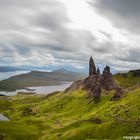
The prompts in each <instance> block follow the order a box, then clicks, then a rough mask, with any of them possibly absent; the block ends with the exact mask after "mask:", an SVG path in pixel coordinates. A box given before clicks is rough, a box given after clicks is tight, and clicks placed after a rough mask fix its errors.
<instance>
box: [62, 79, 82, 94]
mask: <svg viewBox="0 0 140 140" xmlns="http://www.w3.org/2000/svg"><path fill="white" fill-rule="evenodd" d="M82 86H83V81H82V80H78V81H75V82H74V83H72V85H71V86H70V87H68V88H67V89H65V92H69V91H73V90H76V89H79V88H80V87H82Z"/></svg>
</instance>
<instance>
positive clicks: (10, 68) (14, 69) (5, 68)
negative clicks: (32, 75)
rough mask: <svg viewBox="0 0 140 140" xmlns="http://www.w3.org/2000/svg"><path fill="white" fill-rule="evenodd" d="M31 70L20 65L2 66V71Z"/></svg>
mask: <svg viewBox="0 0 140 140" xmlns="http://www.w3.org/2000/svg"><path fill="white" fill-rule="evenodd" d="M24 70H29V69H26V68H20V67H11V66H0V72H13V71H24Z"/></svg>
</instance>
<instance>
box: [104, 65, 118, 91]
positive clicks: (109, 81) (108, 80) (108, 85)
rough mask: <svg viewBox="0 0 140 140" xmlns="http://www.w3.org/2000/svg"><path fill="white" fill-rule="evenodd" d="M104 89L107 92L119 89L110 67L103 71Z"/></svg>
mask: <svg viewBox="0 0 140 140" xmlns="http://www.w3.org/2000/svg"><path fill="white" fill-rule="evenodd" d="M102 88H103V89H105V90H107V91H109V90H112V89H115V88H117V84H116V83H115V81H114V79H113V77H112V73H111V72H110V67H109V66H106V67H105V68H104V70H103V75H102Z"/></svg>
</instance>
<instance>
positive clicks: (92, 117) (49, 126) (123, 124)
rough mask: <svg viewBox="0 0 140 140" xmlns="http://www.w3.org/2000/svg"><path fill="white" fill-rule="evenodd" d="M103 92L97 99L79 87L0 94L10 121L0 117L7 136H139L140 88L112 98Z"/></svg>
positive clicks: (18, 139) (63, 139)
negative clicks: (35, 93)
mask: <svg viewBox="0 0 140 140" xmlns="http://www.w3.org/2000/svg"><path fill="white" fill-rule="evenodd" d="M112 95H113V92H112V91H111V92H109V94H105V93H104V92H103V93H102V96H101V99H100V101H99V102H98V103H94V102H90V99H88V98H87V92H86V91H84V90H77V91H73V92H69V93H54V94H53V95H49V96H47V97H45V96H39V95H38V96H25V95H23V96H22V95H17V96H14V97H10V98H9V97H0V112H3V113H4V114H5V115H6V116H7V117H8V118H10V120H11V121H9V122H4V121H3V122H2V121H0V134H1V135H0V136H1V137H4V138H5V139H6V140H88V139H96V140H103V139H111V140H122V139H123V136H140V102H139V99H140V88H138V89H135V90H133V91H129V93H124V94H123V97H122V99H120V100H118V101H110V98H111V97H112Z"/></svg>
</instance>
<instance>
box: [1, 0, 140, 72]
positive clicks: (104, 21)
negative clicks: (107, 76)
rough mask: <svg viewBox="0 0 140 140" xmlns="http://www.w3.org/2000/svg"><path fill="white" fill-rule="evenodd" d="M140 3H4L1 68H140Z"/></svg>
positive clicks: (26, 0) (71, 0)
mask: <svg viewBox="0 0 140 140" xmlns="http://www.w3.org/2000/svg"><path fill="white" fill-rule="evenodd" d="M139 13H140V1H139V0H0V19H1V20H0V65H8V66H9V65H11V66H19V65H31V66H57V67H58V68H59V67H65V66H69V67H74V68H77V69H85V67H87V61H88V59H89V57H90V56H93V58H94V59H95V61H96V63H97V65H99V66H104V65H106V64H108V65H110V66H111V67H112V68H114V69H116V70H128V69H136V68H140V28H139V23H140V16H139Z"/></svg>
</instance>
